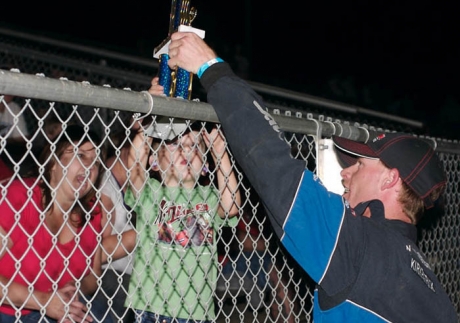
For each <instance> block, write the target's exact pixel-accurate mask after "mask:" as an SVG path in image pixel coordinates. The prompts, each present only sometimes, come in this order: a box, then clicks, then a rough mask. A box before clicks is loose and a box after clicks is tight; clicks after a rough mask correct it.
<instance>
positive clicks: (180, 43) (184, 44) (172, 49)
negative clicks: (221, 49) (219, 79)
mask: <svg viewBox="0 0 460 323" xmlns="http://www.w3.org/2000/svg"><path fill="white" fill-rule="evenodd" d="M216 57H217V55H216V53H215V52H214V51H213V50H212V49H211V48H210V47H209V46H208V45H207V44H206V43H205V42H204V40H203V39H201V38H200V37H199V36H198V35H197V34H195V33H193V32H175V33H173V34H172V35H171V43H170V44H169V60H168V65H169V67H170V68H172V69H175V68H176V67H177V66H178V67H180V68H183V69H184V70H186V71H189V72H192V73H194V74H196V73H197V72H198V69H199V68H200V66H201V65H203V64H204V63H206V62H208V61H210V60H211V59H213V58H216Z"/></svg>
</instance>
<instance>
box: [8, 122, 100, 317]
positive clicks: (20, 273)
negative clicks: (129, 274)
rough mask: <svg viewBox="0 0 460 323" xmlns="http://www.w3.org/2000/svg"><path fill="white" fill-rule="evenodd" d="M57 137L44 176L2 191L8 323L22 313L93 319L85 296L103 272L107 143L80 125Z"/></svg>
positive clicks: (46, 154) (42, 162) (44, 158)
mask: <svg viewBox="0 0 460 323" xmlns="http://www.w3.org/2000/svg"><path fill="white" fill-rule="evenodd" d="M55 142H56V144H50V145H48V146H47V147H45V149H44V151H43V152H42V154H41V156H40V159H39V168H38V174H39V176H37V177H29V178H17V179H15V180H13V181H12V182H11V183H9V185H8V186H6V187H5V189H3V190H2V191H1V192H0V214H1V216H0V284H1V286H2V288H0V298H1V299H2V302H1V306H0V321H1V322H9V321H11V322H14V321H15V320H16V318H15V313H17V312H18V311H20V312H21V321H22V322H38V321H41V320H44V318H45V316H46V318H47V319H48V320H49V321H51V322H53V320H56V321H60V322H66V321H69V320H70V318H71V319H72V320H74V321H76V322H92V321H93V318H92V317H91V315H90V313H87V312H88V309H87V308H86V306H85V304H86V303H83V302H82V300H81V297H79V295H88V294H91V293H93V292H94V291H95V290H96V287H97V281H96V279H97V276H99V275H100V274H101V249H100V245H99V242H98V236H100V235H101V234H102V225H101V208H100V207H99V203H96V198H95V192H96V191H95V188H96V187H98V186H99V181H100V177H101V176H100V175H101V171H100V167H101V162H102V160H101V156H102V154H101V152H100V151H99V147H100V144H99V142H98V140H97V137H96V136H95V135H94V134H93V133H91V132H85V131H84V129H83V128H82V127H79V126H68V127H67V128H66V130H65V131H63V132H62V133H61V135H60V137H58V139H56V141H55ZM66 305H68V306H69V307H68V308H67V309H66V307H65V306H66ZM50 319H51V320H50Z"/></svg>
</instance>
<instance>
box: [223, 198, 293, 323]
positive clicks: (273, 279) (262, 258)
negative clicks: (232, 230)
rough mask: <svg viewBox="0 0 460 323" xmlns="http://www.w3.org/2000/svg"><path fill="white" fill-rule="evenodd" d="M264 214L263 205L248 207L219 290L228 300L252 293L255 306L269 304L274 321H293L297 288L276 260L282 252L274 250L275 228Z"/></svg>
mask: <svg viewBox="0 0 460 323" xmlns="http://www.w3.org/2000/svg"><path fill="white" fill-rule="evenodd" d="M258 205H260V204H258ZM264 216H265V214H264V211H263V208H262V207H257V208H255V210H251V209H249V207H246V208H245V209H244V212H243V214H242V216H241V218H240V220H239V222H238V225H237V227H236V237H237V241H238V243H236V244H235V243H230V245H231V247H232V249H233V250H230V253H229V255H228V257H226V256H225V255H222V256H223V257H222V266H223V267H222V276H221V277H220V279H219V281H218V287H217V290H218V293H217V294H218V296H219V297H220V298H223V299H224V300H225V303H227V302H228V299H229V298H228V297H230V296H231V297H233V298H237V299H236V301H240V300H241V299H244V302H246V300H247V297H246V295H249V304H250V305H251V307H252V309H253V310H264V308H265V307H268V308H269V309H270V310H269V311H270V318H271V320H272V321H273V322H286V323H293V322H294V319H295V314H296V313H295V306H294V304H295V303H296V301H295V300H294V297H295V292H294V290H293V288H292V285H291V284H290V282H289V280H288V277H286V276H285V273H284V272H283V270H282V269H280V268H279V267H278V266H277V265H276V261H275V262H274V261H273V260H274V259H276V258H277V257H279V256H280V255H281V254H280V253H279V252H273V250H271V245H272V244H273V243H274V242H273V241H272V238H271V237H272V231H271V228H270V225H267V224H266V223H265V221H266V220H265V218H264ZM284 267H285V265H284V264H283V267H281V268H284ZM254 283H255V284H254ZM232 303H234V301H233V302H232Z"/></svg>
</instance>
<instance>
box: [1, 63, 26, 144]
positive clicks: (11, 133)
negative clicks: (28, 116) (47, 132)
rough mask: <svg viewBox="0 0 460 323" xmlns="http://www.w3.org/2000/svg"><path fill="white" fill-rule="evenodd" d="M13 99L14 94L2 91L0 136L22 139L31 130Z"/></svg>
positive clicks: (7, 67)
mask: <svg viewBox="0 0 460 323" xmlns="http://www.w3.org/2000/svg"><path fill="white" fill-rule="evenodd" d="M0 69H3V70H9V69H10V66H0ZM13 99H14V95H9V94H1V93H0V137H4V138H7V139H8V140H11V139H14V140H21V141H22V140H24V139H25V138H27V137H28V136H29V130H28V128H27V124H26V121H25V118H24V112H21V107H20V106H19V105H18V104H17V103H16V102H14V100H13ZM15 119H16V121H15Z"/></svg>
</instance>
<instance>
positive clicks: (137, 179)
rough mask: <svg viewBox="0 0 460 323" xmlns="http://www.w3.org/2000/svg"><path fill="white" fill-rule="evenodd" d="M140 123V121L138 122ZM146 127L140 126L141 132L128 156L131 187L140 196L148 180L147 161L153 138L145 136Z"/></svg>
mask: <svg viewBox="0 0 460 323" xmlns="http://www.w3.org/2000/svg"><path fill="white" fill-rule="evenodd" d="M136 122H138V123H140V121H136ZM145 127H146V126H143V125H140V124H139V130H137V134H136V136H135V137H134V139H133V142H132V145H131V148H130V150H129V156H128V173H129V179H130V186H131V188H132V190H133V193H134V194H135V195H138V194H139V192H140V191H141V190H142V188H143V187H144V184H145V180H146V178H147V176H146V175H147V174H148V172H147V170H146V167H147V161H148V158H149V152H150V145H151V143H152V138H150V137H147V136H145V135H144V131H143V129H144V128H145Z"/></svg>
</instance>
